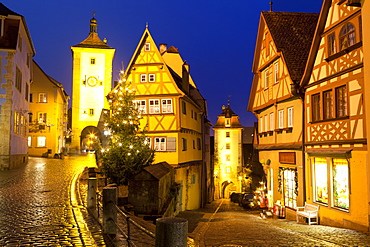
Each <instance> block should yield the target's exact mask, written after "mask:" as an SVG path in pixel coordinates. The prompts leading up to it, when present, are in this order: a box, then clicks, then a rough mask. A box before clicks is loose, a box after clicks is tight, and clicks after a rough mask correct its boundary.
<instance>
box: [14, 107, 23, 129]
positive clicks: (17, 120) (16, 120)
mask: <svg viewBox="0 0 370 247" xmlns="http://www.w3.org/2000/svg"><path fill="white" fill-rule="evenodd" d="M20 122H21V114H20V113H19V112H17V111H15V112H14V133H15V134H19V133H20V124H21V123H20Z"/></svg>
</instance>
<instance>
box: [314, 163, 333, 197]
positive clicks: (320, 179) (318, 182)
mask: <svg viewBox="0 0 370 247" xmlns="http://www.w3.org/2000/svg"><path fill="white" fill-rule="evenodd" d="M313 168H314V178H315V179H314V191H315V195H314V196H315V201H317V202H322V203H326V204H327V203H328V198H329V196H328V165H327V161H326V158H320V157H315V158H314V164H313Z"/></svg>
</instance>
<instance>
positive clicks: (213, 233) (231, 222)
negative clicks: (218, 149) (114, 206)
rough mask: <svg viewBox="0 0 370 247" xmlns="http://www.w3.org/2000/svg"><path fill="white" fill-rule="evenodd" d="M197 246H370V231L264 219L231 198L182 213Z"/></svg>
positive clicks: (181, 215)
mask: <svg viewBox="0 0 370 247" xmlns="http://www.w3.org/2000/svg"><path fill="white" fill-rule="evenodd" d="M177 217H180V218H185V219H187V220H188V225H189V237H191V238H193V239H194V242H195V243H194V245H193V246H201V247H202V246H229V247H230V246H234V247H235V246H370V234H369V233H362V232H357V231H353V230H348V229H343V228H335V227H329V226H323V225H307V224H305V223H296V222H295V221H291V220H285V219H271V218H270V219H261V218H260V217H259V211H246V210H245V209H243V208H242V207H239V206H238V204H236V203H233V202H231V201H230V200H229V199H222V200H216V201H214V202H212V203H211V204H207V205H206V207H205V208H203V209H199V210H192V211H185V212H181V213H180V214H179V215H178V216H177Z"/></svg>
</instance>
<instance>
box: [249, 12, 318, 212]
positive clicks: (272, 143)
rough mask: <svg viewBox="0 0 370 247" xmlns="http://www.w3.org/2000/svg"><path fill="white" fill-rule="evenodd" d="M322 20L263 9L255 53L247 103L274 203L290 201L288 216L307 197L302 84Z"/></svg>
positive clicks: (268, 187)
mask: <svg viewBox="0 0 370 247" xmlns="http://www.w3.org/2000/svg"><path fill="white" fill-rule="evenodd" d="M317 19H318V14H315V13H291V12H273V11H269V12H266V11H264V12H262V13H261V16H260V22H259V27H258V35H257V40H256V47H255V53H254V60H253V68H252V72H253V73H254V77H253V82H252V88H251V93H250V98H249V103H248V110H249V111H252V112H253V113H254V114H255V116H256V117H257V120H258V133H256V135H255V136H254V138H255V140H254V143H255V147H256V148H257V149H258V154H259V159H260V162H261V163H262V165H263V166H264V170H265V174H266V180H267V183H266V191H267V197H268V199H269V204H270V207H271V206H273V203H277V204H280V205H281V206H285V207H286V208H287V214H289V215H292V214H293V213H294V211H295V207H296V206H297V205H301V204H302V203H303V200H304V190H303V185H304V170H303V165H302V162H303V161H302V159H303V157H302V140H303V131H302V99H301V95H300V94H299V92H298V90H297V86H298V84H299V82H300V79H301V77H302V74H303V72H304V68H305V65H306V61H307V57H308V54H309V50H310V45H311V42H312V38H313V35H314V31H315V27H316V23H317ZM289 215H288V216H289Z"/></svg>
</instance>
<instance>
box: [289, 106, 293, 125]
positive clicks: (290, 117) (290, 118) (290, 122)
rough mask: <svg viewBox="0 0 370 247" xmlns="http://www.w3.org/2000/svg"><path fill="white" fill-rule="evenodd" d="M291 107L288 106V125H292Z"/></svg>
mask: <svg viewBox="0 0 370 247" xmlns="http://www.w3.org/2000/svg"><path fill="white" fill-rule="evenodd" d="M293 119H294V118H293V107H289V108H288V127H290V128H291V127H293Z"/></svg>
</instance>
